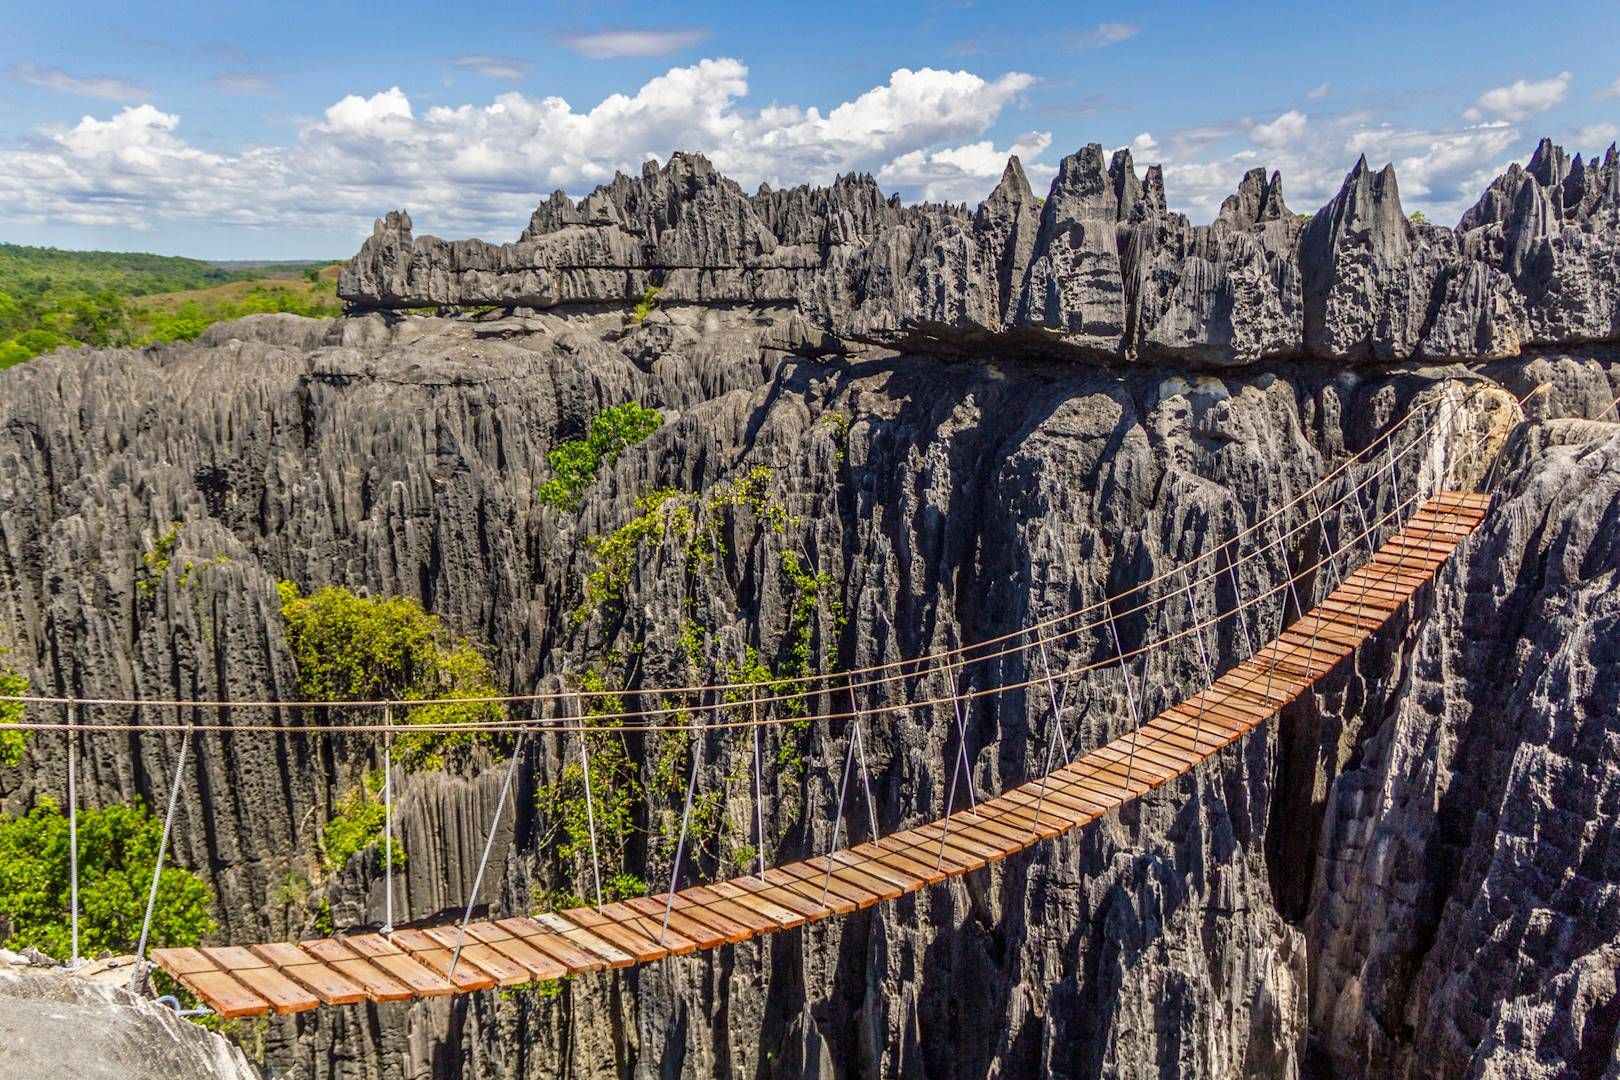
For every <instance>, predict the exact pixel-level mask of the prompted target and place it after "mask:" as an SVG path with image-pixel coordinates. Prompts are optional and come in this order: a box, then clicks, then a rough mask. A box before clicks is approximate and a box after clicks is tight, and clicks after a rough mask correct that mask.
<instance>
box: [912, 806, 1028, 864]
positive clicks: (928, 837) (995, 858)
mask: <svg viewBox="0 0 1620 1080" xmlns="http://www.w3.org/2000/svg"><path fill="white" fill-rule="evenodd" d="M1001 811H1002V805H1001V804H1000V803H998V802H997V801H996V800H995V799H990V800H988V801H986V802H982V803H980V804H979V812H980V813H981V814H985V815H994V814H999V813H1001ZM911 831H912V832H914V833H916V834H917V837H918V839H920V840H922V841H924V842H929V841H932V842H933V843H936V844H937V843H939V841H940V838H941V835H942V832H943V830H942V827H941V826H940V824H939V822H937V821H930V822H928V823H927V824H925V825H918V826H917V827H916V828H915V829H912V830H911ZM944 840H945V846H946V847H949V848H955V849H956V850H957V851H960V852H961V853H962V854H964V855H967V856H970V857H972V858H975V859H978V860H979V861H980V862H981V863H992V862H1000V861H1001V860H1002V859H1005V858H1006V857H1007V852H1006V850H1005V849H1004V848H1002V846H1001V845H1000V844H985V843H980V842H978V841H974V840H965V839H963V838H962V836H961V834H959V833H956V832H951V833H949V834H946V835H944Z"/></svg>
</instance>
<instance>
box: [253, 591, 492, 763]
mask: <svg viewBox="0 0 1620 1080" xmlns="http://www.w3.org/2000/svg"><path fill="white" fill-rule="evenodd" d="M277 589H278V591H279V592H280V594H281V615H282V618H283V619H284V620H285V622H286V625H287V643H288V645H290V646H291V648H292V654H293V659H294V660H295V661H296V662H297V665H298V689H299V692H300V693H302V694H303V695H304V697H306V698H308V699H310V700H312V701H341V700H345V699H350V700H367V699H378V698H407V699H411V700H416V701H421V702H422V704H420V705H413V706H411V708H410V710H409V711H408V712H407V713H406V715H405V721H406V723H407V724H473V723H492V722H497V721H499V720H500V719H501V718H502V717H503V716H504V715H505V710H504V708H503V707H502V706H501V704H500V703H498V702H470V703H462V704H456V703H453V702H435V700H434V699H437V698H483V697H494V696H496V695H497V694H498V693H499V691H498V690H497V689H496V686H495V675H494V671H493V669H492V668H491V667H490V664H489V661H488V660H486V659H484V657H483V655H482V654H480V653H479V652H478V650H477V649H476V648H474V646H473V645H472V643H471V642H469V641H468V640H466V639H465V638H458V637H456V636H455V635H454V634H453V633H451V631H450V629H449V628H448V627H447V626H445V625H444V622H443V620H441V619H440V618H439V617H438V616H437V615H430V614H428V613H427V612H426V611H424V610H423V609H422V605H421V604H419V603H418V602H417V601H415V600H412V599H409V598H408V597H403V596H380V597H371V596H358V595H356V594H355V593H352V592H350V591H349V590H348V589H344V588H339V587H337V586H328V587H326V588H324V589H321V590H319V591H318V592H316V593H314V594H313V595H310V596H304V595H303V594H302V593H301V592H299V589H298V586H297V585H295V584H293V583H292V582H290V581H283V582H281V583H280V584H279V585H278V586H277ZM396 719H398V718H397V717H396ZM488 741H489V735H487V734H486V733H483V732H478V731H468V732H464V733H463V732H436V731H435V732H426V731H425V732H416V733H410V732H402V733H401V735H400V736H399V737H398V738H396V739H395V740H394V751H395V755H396V759H397V760H398V761H399V763H400V764H401V765H403V766H404V767H405V768H407V769H439V768H443V767H444V764H445V759H446V755H448V754H450V753H452V752H454V751H457V750H462V749H466V748H469V747H471V746H472V745H473V744H475V743H487V742H488Z"/></svg>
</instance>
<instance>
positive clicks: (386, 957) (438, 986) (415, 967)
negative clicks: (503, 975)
mask: <svg viewBox="0 0 1620 1080" xmlns="http://www.w3.org/2000/svg"><path fill="white" fill-rule="evenodd" d="M366 959H367V960H369V961H371V963H372V965H373V966H375V967H378V968H380V969H382V972H383V974H385V975H388V976H390V977H391V978H393V979H395V980H397V981H398V982H402V983H404V984H405V985H406V986H408V987H410V989H411V993H413V994H415V995H416V996H417V997H444V996H446V995H448V994H453V993H455V992H456V986H455V985H454V984H452V983H451V982H450V980H449V979H446V978H445V977H444V976H443V975H441V974H439V973H438V972H436V971H434V970H433V969H432V968H430V967H427V966H425V965H423V964H419V963H417V962H416V960H415V959H413V958H412V957H410V956H407V955H405V954H404V953H402V952H401V953H382V954H379V955H377V956H368V957H366ZM344 974H348V972H347V971H345V972H344ZM457 974H458V976H459V974H460V973H459V972H458V973H457Z"/></svg>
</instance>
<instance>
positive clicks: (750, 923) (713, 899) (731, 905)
mask: <svg viewBox="0 0 1620 1080" xmlns="http://www.w3.org/2000/svg"><path fill="white" fill-rule="evenodd" d="M756 880H757V879H756ZM683 891H684V894H685V895H686V896H687V897H688V898H690V899H691V900H692V901H694V902H695V903H697V904H699V905H701V906H702V907H703V908H704V909H706V910H708V911H712V912H714V913H715V914H717V915H720V916H721V917H723V918H726V919H729V920H731V921H732V922H734V923H736V924H738V925H739V926H746V927H748V929H749V930H750V931H752V932H753V934H754V935H755V936H758V935H760V934H773V933H775V932H776V931H778V930H784V929H787V924H786V923H782V922H778V921H777V920H776V919H773V918H771V917H770V916H768V915H765V914H764V913H762V912H759V911H756V910H754V909H753V908H752V907H749V906H748V905H747V904H744V903H742V902H741V901H739V900H733V899H728V898H727V897H724V896H721V895H720V894H719V893H717V892H714V891H713V890H711V889H710V888H708V887H707V886H705V885H695V886H693V887H691V888H689V889H685V890H683ZM785 914H788V915H790V916H791V917H793V918H795V919H796V920H797V921H795V922H794V923H793V925H794V926H802V925H803V924H804V920H803V919H798V917H797V916H792V915H791V913H790V912H785Z"/></svg>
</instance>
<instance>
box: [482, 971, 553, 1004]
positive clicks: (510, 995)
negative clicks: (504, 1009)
mask: <svg viewBox="0 0 1620 1080" xmlns="http://www.w3.org/2000/svg"><path fill="white" fill-rule="evenodd" d="M567 985H568V979H567V977H564V978H561V979H532V980H530V981H529V982H526V983H518V984H517V985H516V986H503V987H501V988H500V989H499V990H496V991H495V996H496V997H497V998H499V999H500V1000H501V1001H511V1000H513V999H515V998H516V997H517V996H518V995H519V994H533V995H534V996H535V997H538V998H554V997H558V996H560V995H561V994H562V992H563V988H564V987H566V986H567Z"/></svg>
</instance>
